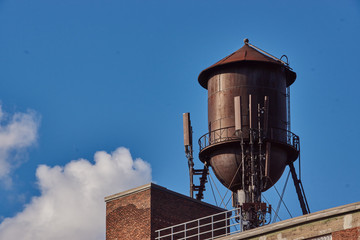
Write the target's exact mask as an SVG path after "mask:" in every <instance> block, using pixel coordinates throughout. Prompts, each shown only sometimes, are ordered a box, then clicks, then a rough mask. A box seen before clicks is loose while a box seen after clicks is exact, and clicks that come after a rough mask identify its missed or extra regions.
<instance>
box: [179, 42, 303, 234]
mask: <svg viewBox="0 0 360 240" xmlns="http://www.w3.org/2000/svg"><path fill="white" fill-rule="evenodd" d="M244 43H245V44H244V46H243V47H242V48H240V49H239V50H237V51H236V52H234V53H232V54H230V55H229V56H227V57H225V58H223V59H222V60H220V61H219V62H217V63H215V64H214V65H212V66H210V67H208V68H207V69H205V70H203V71H202V72H201V73H200V75H199V78H198V81H199V83H200V85H201V86H202V87H203V88H205V89H207V91H208V129H209V131H208V133H206V134H204V135H203V136H202V137H201V138H200V139H199V146H200V151H199V159H200V160H201V162H203V163H204V169H200V170H199V169H194V163H193V156H192V129H191V124H190V116H189V113H185V114H184V139H185V142H184V144H185V152H186V155H187V157H188V160H189V161H188V162H189V170H190V196H191V197H193V192H194V191H197V192H198V194H197V196H196V197H197V199H201V198H202V195H203V191H204V190H205V186H204V185H205V183H206V176H207V174H208V167H209V166H211V167H212V169H213V171H214V173H215V175H216V177H217V178H218V179H219V181H220V182H221V183H222V184H223V185H224V186H225V187H226V188H228V189H230V190H231V191H232V193H233V205H234V207H240V208H241V215H242V218H243V220H244V221H245V223H246V224H245V229H251V228H254V227H258V226H261V225H262V224H264V223H265V220H264V219H265V217H264V216H265V215H266V214H267V213H268V212H270V211H271V208H270V206H268V205H267V204H265V203H263V202H262V201H261V193H262V192H264V191H266V190H267V189H269V188H271V187H272V186H273V185H274V184H275V183H276V182H277V181H278V180H279V178H280V177H281V175H282V174H283V172H284V170H285V167H286V166H287V165H288V166H289V167H290V171H291V173H292V177H293V180H294V183H295V187H296V191H297V194H298V197H299V200H300V205H301V207H302V210H303V213H304V214H306V213H309V208H308V205H307V202H306V199H305V197H304V194H303V188H302V185H301V182H300V181H299V179H298V178H297V175H296V172H295V168H294V165H293V162H294V161H295V160H296V159H297V158H298V156H299V151H300V142H299V137H298V136H297V135H295V134H294V133H292V132H291V131H290V106H289V103H290V86H291V84H293V83H294V81H295V79H296V73H295V72H294V71H292V69H291V68H290V66H289V64H288V63H287V62H285V61H283V60H281V59H278V58H276V57H274V56H272V55H270V54H269V53H267V52H265V51H263V50H261V49H259V48H257V47H255V46H254V45H252V44H250V43H249V41H248V40H247V39H245V40H244ZM285 58H286V56H285ZM286 59H287V58H286ZM193 175H201V178H200V184H199V185H194V183H193Z"/></svg>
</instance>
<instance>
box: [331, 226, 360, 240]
mask: <svg viewBox="0 0 360 240" xmlns="http://www.w3.org/2000/svg"><path fill="white" fill-rule="evenodd" d="M332 239H333V240H344V239H346V240H360V227H356V228H350V229H346V230H342V231H337V232H333V233H332Z"/></svg>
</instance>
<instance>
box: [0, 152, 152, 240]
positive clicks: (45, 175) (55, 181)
mask: <svg viewBox="0 0 360 240" xmlns="http://www.w3.org/2000/svg"><path fill="white" fill-rule="evenodd" d="M94 160H95V163H94V164H93V163H91V162H89V161H88V160H85V159H79V160H74V161H71V162H69V163H68V164H66V165H65V166H64V167H60V166H55V167H49V166H46V165H41V166H39V167H38V169H37V171H36V176H37V179H38V184H39V188H40V191H41V195H40V196H39V197H33V198H32V200H31V202H30V203H29V204H28V205H26V206H25V209H24V210H23V211H22V212H20V213H18V214H17V215H16V216H15V217H13V218H5V219H4V220H3V222H2V223H1V224H0V239H22V240H35V239H36V240H42V239H46V240H48V239H52V240H57V239H61V240H63V239H68V240H71V239H76V240H82V239H84V240H85V239H86V240H92V239H94V240H95V239H96V240H98V239H104V238H105V203H104V197H105V196H107V195H110V194H114V193H118V192H121V191H124V190H127V189H129V188H132V187H136V186H139V185H142V184H145V183H148V182H150V181H151V168H150V165H149V164H148V163H146V162H145V161H143V160H141V159H135V160H133V159H132V157H131V154H130V152H129V150H128V149H126V148H118V149H116V150H115V151H114V152H113V153H111V154H108V153H106V152H96V153H95V156H94Z"/></svg>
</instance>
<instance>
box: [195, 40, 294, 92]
mask: <svg viewBox="0 0 360 240" xmlns="http://www.w3.org/2000/svg"><path fill="white" fill-rule="evenodd" d="M249 62H252V63H260V64H261V63H266V64H270V65H271V64H275V65H277V66H278V67H283V71H284V73H285V75H286V84H287V86H290V85H291V84H292V83H293V82H294V81H295V79H296V73H295V72H293V71H291V70H290V68H288V67H287V66H285V65H284V64H282V63H281V62H280V61H277V60H275V59H273V58H271V57H269V56H266V55H264V54H262V53H260V52H259V51H257V50H256V49H254V48H252V47H250V46H249V45H248V44H245V45H244V46H243V47H242V48H240V49H239V50H237V51H236V52H234V53H232V54H230V55H229V56H227V57H225V58H223V59H221V60H220V61H218V62H217V63H215V64H213V65H212V66H210V67H208V68H206V69H205V70H203V71H202V72H201V73H200V75H199V78H198V79H199V83H200V85H201V86H202V87H204V88H206V89H207V88H208V80H209V79H210V78H211V74H212V73H213V72H214V71H216V70H218V69H222V68H224V67H227V66H231V65H238V64H244V63H249Z"/></svg>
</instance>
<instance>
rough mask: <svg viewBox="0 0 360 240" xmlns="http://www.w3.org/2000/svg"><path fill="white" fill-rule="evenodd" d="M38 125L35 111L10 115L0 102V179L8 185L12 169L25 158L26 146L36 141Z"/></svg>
mask: <svg viewBox="0 0 360 240" xmlns="http://www.w3.org/2000/svg"><path fill="white" fill-rule="evenodd" d="M38 126H39V118H38V116H37V115H36V114H35V112H34V111H27V112H26V113H15V114H13V115H9V114H7V113H4V112H3V111H2V107H1V104H0V180H2V181H3V182H5V183H6V184H7V185H8V186H9V185H10V184H11V178H10V173H11V171H12V170H13V169H14V168H16V167H17V166H18V165H19V164H20V163H21V161H23V160H24V158H22V157H23V153H25V152H26V148H28V147H29V146H31V145H33V144H34V143H36V140H37V132H38Z"/></svg>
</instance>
